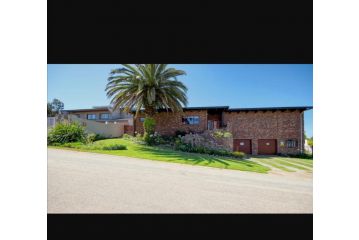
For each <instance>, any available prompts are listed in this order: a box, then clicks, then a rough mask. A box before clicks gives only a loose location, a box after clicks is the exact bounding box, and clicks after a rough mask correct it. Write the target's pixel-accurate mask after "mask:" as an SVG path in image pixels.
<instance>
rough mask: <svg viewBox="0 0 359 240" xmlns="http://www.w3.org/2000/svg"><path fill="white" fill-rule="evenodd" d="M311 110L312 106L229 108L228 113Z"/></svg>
mask: <svg viewBox="0 0 359 240" xmlns="http://www.w3.org/2000/svg"><path fill="white" fill-rule="evenodd" d="M310 109H313V107H312V106H299V107H258V108H230V109H228V110H227V111H229V112H246V111H277V110H282V111H283V110H301V111H306V110H310Z"/></svg>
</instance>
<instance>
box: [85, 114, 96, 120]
mask: <svg viewBox="0 0 359 240" xmlns="http://www.w3.org/2000/svg"><path fill="white" fill-rule="evenodd" d="M90 115H93V116H95V118H89V116H90ZM86 119H87V120H96V119H97V115H96V113H88V114H87V115H86Z"/></svg>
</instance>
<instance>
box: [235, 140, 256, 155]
mask: <svg viewBox="0 0 359 240" xmlns="http://www.w3.org/2000/svg"><path fill="white" fill-rule="evenodd" d="M233 151H241V152H244V153H245V154H252V141H251V140H250V139H233Z"/></svg>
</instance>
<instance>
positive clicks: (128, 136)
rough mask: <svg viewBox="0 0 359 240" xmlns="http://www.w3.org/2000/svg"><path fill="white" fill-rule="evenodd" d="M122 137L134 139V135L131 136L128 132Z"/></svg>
mask: <svg viewBox="0 0 359 240" xmlns="http://www.w3.org/2000/svg"><path fill="white" fill-rule="evenodd" d="M122 138H124V139H132V138H133V136H131V135H129V134H127V133H124V134H123V135H122Z"/></svg>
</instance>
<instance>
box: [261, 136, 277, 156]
mask: <svg viewBox="0 0 359 240" xmlns="http://www.w3.org/2000/svg"><path fill="white" fill-rule="evenodd" d="M258 154H262V155H275V154H277V140H276V139H258Z"/></svg>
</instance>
